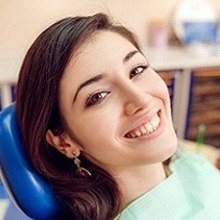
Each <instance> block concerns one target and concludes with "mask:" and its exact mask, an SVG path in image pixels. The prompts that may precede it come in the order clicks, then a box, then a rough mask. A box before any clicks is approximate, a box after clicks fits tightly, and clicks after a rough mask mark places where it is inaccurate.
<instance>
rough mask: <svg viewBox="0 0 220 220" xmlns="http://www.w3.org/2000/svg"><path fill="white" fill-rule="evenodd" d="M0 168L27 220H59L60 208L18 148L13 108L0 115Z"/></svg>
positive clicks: (24, 154) (6, 184)
mask: <svg viewBox="0 0 220 220" xmlns="http://www.w3.org/2000/svg"><path fill="white" fill-rule="evenodd" d="M0 168H1V174H2V181H3V183H4V185H5V188H6V190H7V192H8V193H9V196H10V198H11V199H12V201H13V202H14V204H15V205H16V206H17V207H18V208H19V209H20V210H22V211H23V212H24V213H25V214H26V215H27V216H29V217H30V218H33V219H39V220H49V219H62V217H61V216H62V208H61V207H62V206H61V205H60V203H59V202H58V199H56V198H55V196H54V194H53V191H52V190H51V187H50V186H49V183H48V182H47V181H46V180H45V179H44V178H43V177H42V176H41V175H40V174H39V173H38V172H37V171H36V170H35V168H34V167H33V166H32V164H31V163H30V161H29V160H28V157H27V155H26V153H25V151H24V149H23V147H22V143H21V139H20V136H19V130H18V127H17V123H16V112H15V104H12V105H11V106H9V107H8V108H6V109H4V110H3V111H2V112H1V113H0Z"/></svg>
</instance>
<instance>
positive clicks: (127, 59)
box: [123, 50, 139, 63]
mask: <svg viewBox="0 0 220 220" xmlns="http://www.w3.org/2000/svg"><path fill="white" fill-rule="evenodd" d="M136 53H139V51H138V50H134V51H131V52H129V53H128V54H127V55H126V56H125V58H124V59H123V63H126V62H128V61H129V60H130V59H131V58H132V57H133V56H134V55H135V54H136Z"/></svg>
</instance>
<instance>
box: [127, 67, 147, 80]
mask: <svg viewBox="0 0 220 220" xmlns="http://www.w3.org/2000/svg"><path fill="white" fill-rule="evenodd" d="M147 67H148V66H147V65H145V66H137V67H135V68H134V69H133V70H132V71H131V73H130V79H132V78H133V77H134V76H136V75H138V74H142V73H143V72H144V70H145V69H147Z"/></svg>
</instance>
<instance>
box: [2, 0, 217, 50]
mask: <svg viewBox="0 0 220 220" xmlns="http://www.w3.org/2000/svg"><path fill="white" fill-rule="evenodd" d="M209 1H210V2H212V3H213V4H214V5H215V6H216V7H217V8H218V9H220V1H219V0H209ZM179 2H181V0H138V1H135V0H90V1H88V0H0V33H1V34H0V50H3V49H7V50H9V49H26V48H27V47H29V46H30V44H31V43H32V42H33V40H34V39H35V37H36V36H37V35H38V34H39V33H40V32H41V31H42V30H43V29H44V28H45V27H47V26H48V25H49V24H51V23H53V22H54V21H56V20H58V19H60V18H63V17H66V16H73V15H84V14H92V13H95V12H97V11H104V12H107V13H110V14H111V15H112V16H113V17H114V18H115V19H116V20H118V21H120V22H121V23H123V24H125V25H126V26H128V27H129V28H131V29H132V30H133V31H135V32H136V33H137V34H138V35H139V36H140V38H141V40H142V41H143V43H146V42H147V27H148V24H149V22H150V20H151V19H152V18H155V17H162V18H166V19H168V18H169V16H170V14H171V13H172V11H173V9H174V8H175V6H176V5H177V4H178V3H179Z"/></svg>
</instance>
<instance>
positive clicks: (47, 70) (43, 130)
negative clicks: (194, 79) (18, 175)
mask: <svg viewBox="0 0 220 220" xmlns="http://www.w3.org/2000/svg"><path fill="white" fill-rule="evenodd" d="M16 103H17V117H18V122H19V127H20V130H21V135H22V140H23V142H24V145H25V147H26V151H27V153H28V155H29V157H30V158H31V160H32V162H33V164H34V166H35V167H36V169H37V170H38V171H39V172H40V173H41V174H42V175H44V176H45V177H46V178H47V179H48V180H49V182H50V183H51V187H52V188H53V190H54V192H55V194H56V195H57V197H58V198H59V199H60V200H61V202H62V203H63V204H64V206H65V210H66V216H65V217H64V218H65V219H85V220H86V219H92V220H108V219H115V218H117V219H126V220H129V219H132V220H133V219H137V220H143V219H151V220H152V219H157V220H158V219H169V220H170V219H190V217H194V216H195V218H192V219H202V218H201V216H205V217H209V214H210V216H214V217H219V218H220V211H218V212H217V211H215V213H214V214H213V213H212V212H213V211H214V210H216V207H219V208H220V190H219V188H220V175H219V174H218V172H217V170H215V168H213V167H211V166H210V165H209V164H208V163H207V162H204V161H205V160H204V159H202V158H200V157H198V156H188V155H184V156H181V157H180V158H179V159H177V160H176V161H175V162H173V163H172V164H171V165H170V169H171V171H172V174H171V175H170V176H169V174H168V173H167V172H166V170H167V169H166V167H165V165H164V161H166V160H167V159H168V158H170V157H171V156H172V155H173V154H174V153H175V151H176V146H177V138H176V135H175V132H174V129H173V126H172V119H171V110H170V100H169V94H168V90H167V87H166V85H165V83H164V82H163V81H162V80H161V78H160V77H159V76H158V74H157V73H155V72H154V71H153V70H152V69H151V68H150V66H149V63H148V62H147V60H146V58H145V56H144V54H143V53H142V51H141V49H140V47H139V45H138V43H137V40H136V38H135V36H134V34H132V33H131V32H130V31H129V30H127V29H126V28H125V27H123V26H121V25H118V24H113V23H111V22H110V21H109V19H108V17H107V16H106V15H104V14H101V13H99V14H95V15H93V16H88V17H73V18H66V19H63V20H61V21H58V22H57V23H55V24H53V25H52V26H51V27H49V28H48V29H47V30H45V31H44V32H43V33H42V34H41V35H40V36H39V37H38V38H37V39H36V41H35V42H34V43H33V45H32V46H31V48H30V49H29V51H28V53H27V55H26V58H25V60H24V63H23V65H22V68H21V72H20V77H19V82H18V86H17V102H16ZM192 158H193V159H192ZM204 164H205V165H204ZM201 166H202V167H201ZM201 171H204V174H203V173H202V172H201ZM206 172H208V173H206ZM195 175H198V177H197V176H195ZM208 175H210V177H211V178H212V181H214V184H215V185H214V186H212V187H210V186H209V185H211V183H209V180H208ZM205 176H206V177H207V180H206V179H205ZM192 180H194V182H193V181H192ZM200 181H201V184H200ZM198 183H199V185H198ZM216 184H219V185H218V187H217V186H216ZM210 193H213V194H212V195H211V196H210ZM206 196H207V198H209V199H208V200H207V201H206V200H204V198H206ZM210 199H213V203H214V202H215V203H217V202H218V204H217V205H213V204H211V203H210V204H209V202H211V200H210ZM207 202H208V203H207ZM206 203H207V204H209V205H206ZM211 214H212V215H211ZM204 219H207V218H204ZM208 219H213V218H208ZM215 219H217V218H215Z"/></svg>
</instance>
